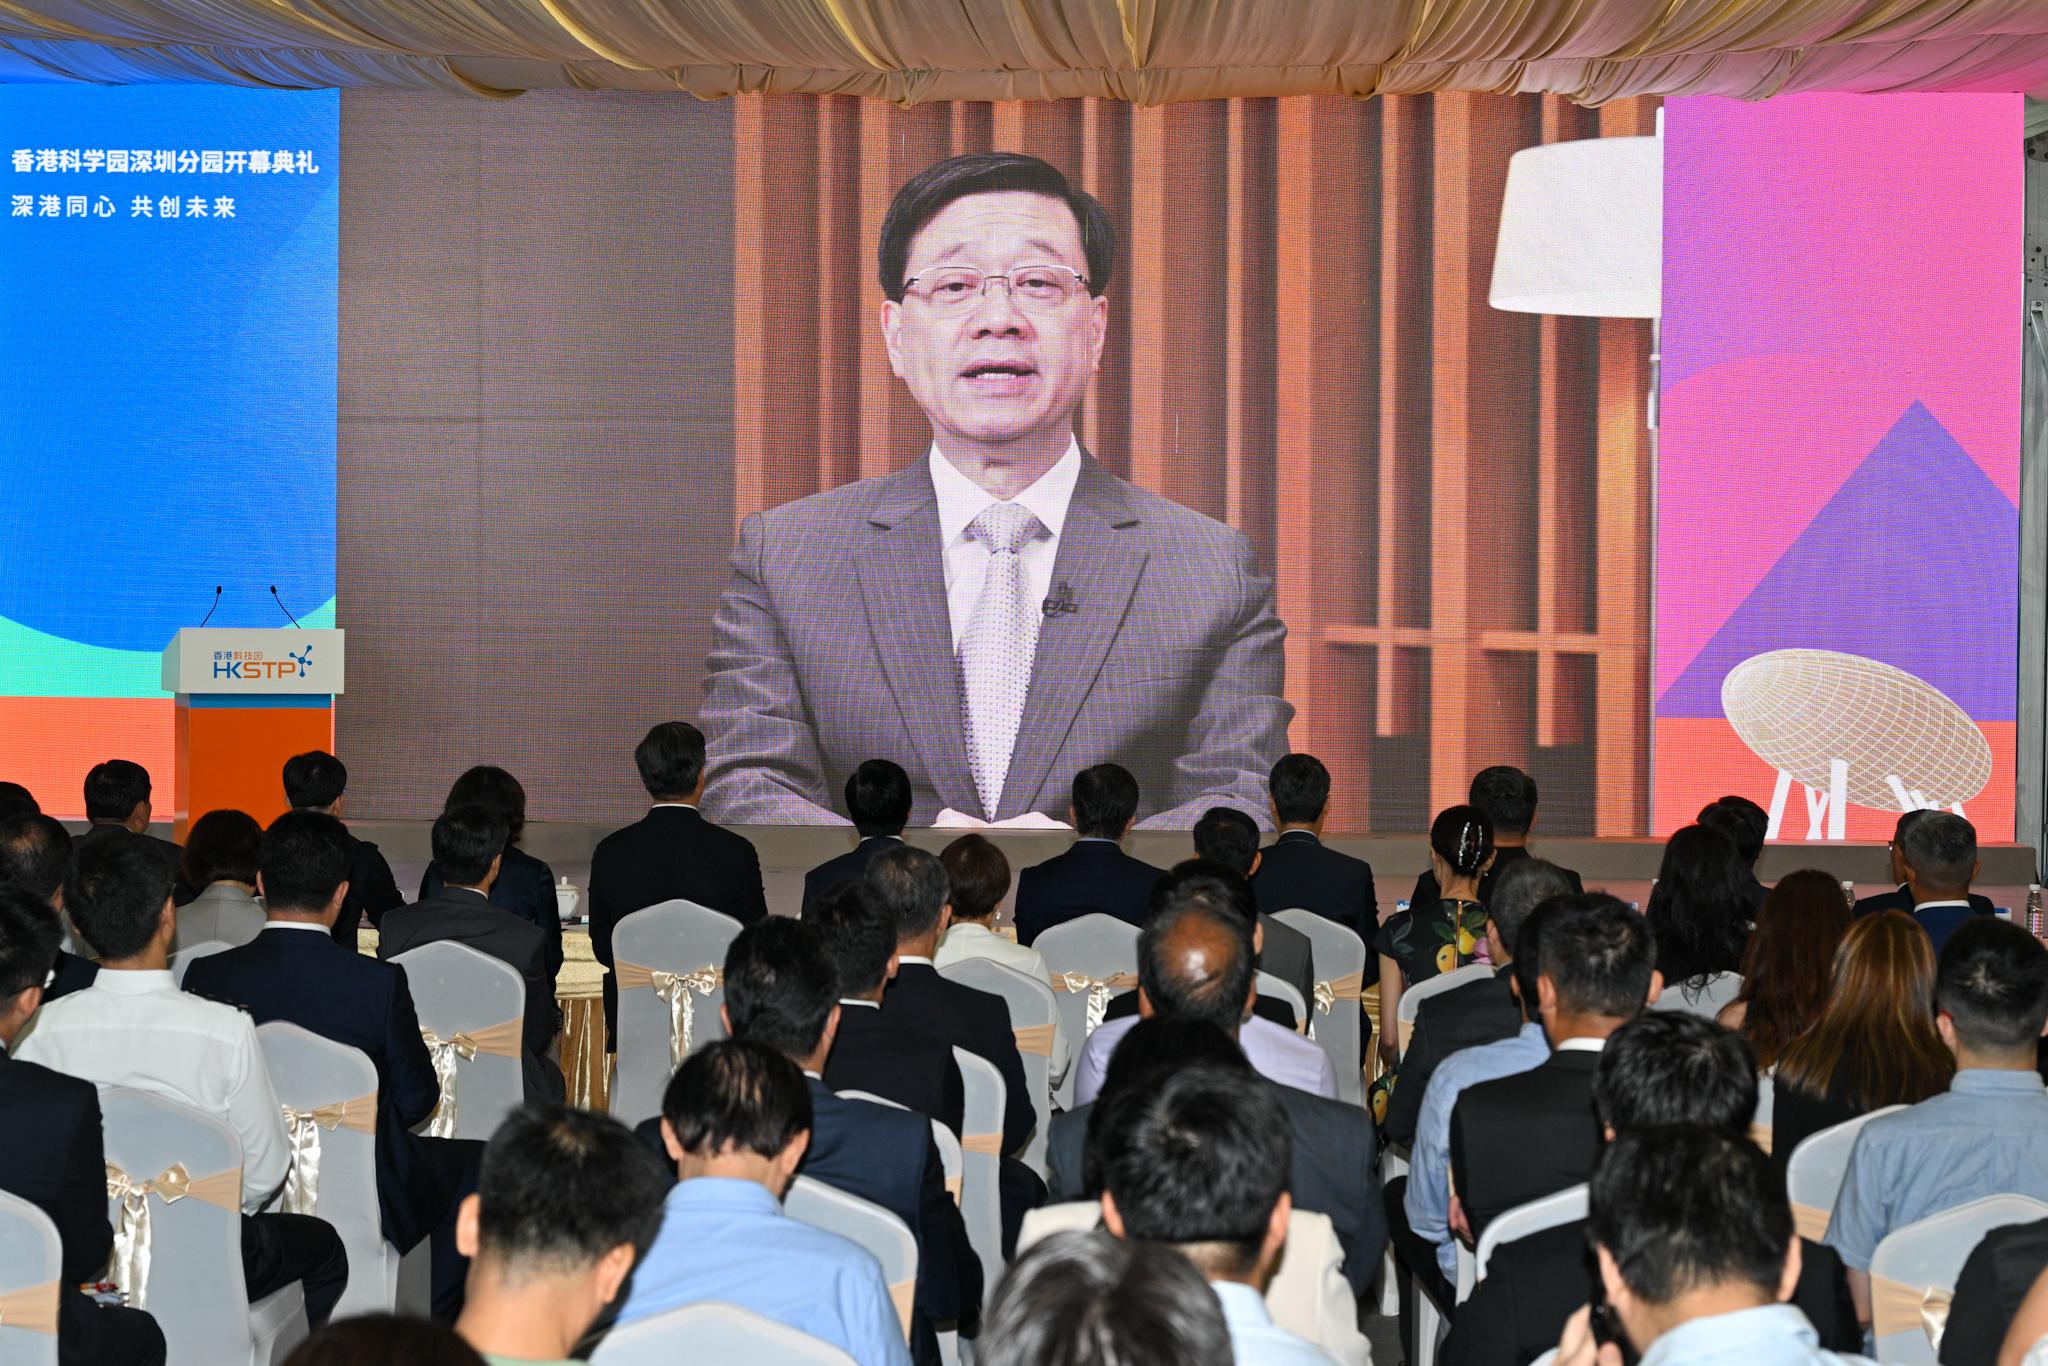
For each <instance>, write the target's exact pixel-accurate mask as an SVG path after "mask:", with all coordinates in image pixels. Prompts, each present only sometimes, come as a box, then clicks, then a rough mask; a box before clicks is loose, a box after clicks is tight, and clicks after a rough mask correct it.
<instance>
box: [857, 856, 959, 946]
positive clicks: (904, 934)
mask: <svg viewBox="0 0 2048 1366" xmlns="http://www.w3.org/2000/svg"><path fill="white" fill-rule="evenodd" d="M867 885H868V893H869V895H871V896H873V897H874V899H875V903H876V904H877V905H879V906H880V907H881V908H882V910H883V911H884V912H886V913H887V915H888V917H889V919H890V921H892V922H893V923H894V924H895V926H896V938H897V940H898V941H901V940H905V939H915V938H917V937H918V936H919V935H922V934H926V933H929V932H930V931H931V930H933V929H935V928H937V926H938V923H939V912H941V911H943V910H945V909H946V896H947V893H948V891H949V890H950V888H949V887H948V885H947V882H946V867H945V865H944V864H942V863H940V862H939V857H938V855H937V854H932V853H927V852H926V851H925V850H923V849H919V848H917V847H916V846H914V845H909V844H896V845H891V846H890V847H889V848H887V849H884V850H883V851H882V852H881V853H879V854H877V855H875V856H874V857H873V858H871V859H869V860H868V871H867Z"/></svg>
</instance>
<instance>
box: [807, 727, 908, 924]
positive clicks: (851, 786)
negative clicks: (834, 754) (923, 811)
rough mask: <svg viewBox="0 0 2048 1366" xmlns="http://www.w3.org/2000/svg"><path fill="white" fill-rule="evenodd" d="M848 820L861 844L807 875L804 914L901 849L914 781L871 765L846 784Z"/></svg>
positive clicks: (879, 763) (894, 769)
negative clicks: (881, 858) (881, 857)
mask: <svg viewBox="0 0 2048 1366" xmlns="http://www.w3.org/2000/svg"><path fill="white" fill-rule="evenodd" d="M846 814H847V815H849V816H851V817H853V828H854V829H855V830H858V831H859V832H860V843H859V844H856V845H855V846H853V848H851V849H849V850H847V851H846V852H845V853H843V854H840V855H838V856H837V857H835V858H829V859H826V860H825V861H824V862H823V863H821V864H819V865H818V866H817V867H815V868H813V869H811V871H810V872H808V873H805V874H804V909H805V910H806V911H808V910H810V908H811V907H812V906H815V905H816V904H817V902H818V898H819V897H821V896H823V895H824V894H825V893H827V892H829V891H831V890H832V889H833V888H834V887H837V886H838V885H839V884H840V883H842V882H858V881H859V880H860V879H861V878H862V877H864V876H865V875H866V874H867V871H868V863H869V861H870V860H871V859H873V858H874V856H875V855H877V854H879V853H881V852H882V851H883V850H884V849H893V848H895V847H896V846H897V845H899V844H901V843H903V827H904V826H905V825H906V824H908V823H909V820H910V775H909V774H908V773H905V772H904V771H903V769H902V767H901V766H900V765H897V764H892V763H890V762H889V761H888V760H887V759H867V760H864V761H863V762H862V763H861V766H860V767H859V768H857V769H855V770H854V771H853V776H852V777H850V778H848V779H847V780H846Z"/></svg>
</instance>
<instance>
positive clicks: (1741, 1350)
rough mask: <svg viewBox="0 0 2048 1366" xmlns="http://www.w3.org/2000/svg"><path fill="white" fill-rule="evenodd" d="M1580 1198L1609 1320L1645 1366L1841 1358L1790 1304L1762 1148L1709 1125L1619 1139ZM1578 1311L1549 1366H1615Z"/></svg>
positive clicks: (1776, 1192) (1793, 1259)
mask: <svg viewBox="0 0 2048 1366" xmlns="http://www.w3.org/2000/svg"><path fill="white" fill-rule="evenodd" d="M1588 1199H1589V1201H1590V1203H1591V1207H1592V1217H1591V1219H1590V1220H1589V1221H1588V1230H1589V1232H1590V1234H1591V1237H1592V1241H1593V1250H1594V1255H1595V1256H1596V1257H1597V1258H1598V1259H1599V1265H1600V1283H1601V1286H1602V1291H1603V1301H1602V1302H1603V1303H1604V1304H1605V1305H1606V1314H1607V1317H1608V1322H1609V1323H1610V1324H1611V1325H1613V1326H1614V1327H1615V1328H1618V1329H1619V1330H1620V1331H1619V1333H1618V1334H1617V1336H1621V1337H1624V1338H1626V1339H1627V1345H1628V1346H1629V1347H1631V1348H1633V1349H1634V1350H1635V1351H1636V1352H1638V1353H1640V1354H1641V1359H1642V1360H1643V1361H1644V1362H1645V1363H1647V1366H1704V1363H1708V1362H1736V1361H1739V1362H1748V1363H1770V1364H1771V1366H1795V1364H1798V1366H1809V1364H1810V1366H1847V1364H1848V1363H1861V1362H1862V1361H1863V1360H1864V1359H1863V1358H1862V1357H1858V1356H1852V1355H1848V1354H1845V1353H1844V1354H1838V1353H1835V1352H1830V1351H1826V1350H1824V1349H1823V1348H1822V1347H1821V1346H1820V1337H1819V1334H1818V1333H1817V1332H1816V1331H1815V1329H1814V1326H1813V1324H1811V1323H1810V1322H1808V1321H1807V1318H1806V1315H1805V1314H1803V1313H1801V1312H1800V1311H1799V1309H1798V1308H1797V1307H1796V1306H1795V1305H1791V1304H1786V1303H1783V1302H1782V1301H1784V1300H1785V1299H1786V1298H1787V1297H1788V1296H1790V1295H1791V1293H1792V1288H1793V1285H1794V1284H1795V1283H1796V1282H1797V1281H1798V1279H1799V1266H1800V1253H1799V1250H1800V1244H1799V1240H1798V1239H1797V1238H1795V1237H1794V1236H1793V1228H1792V1207H1791V1205H1789V1204H1788V1203H1787V1202H1786V1200H1785V1188H1784V1187H1783V1186H1782V1185H1780V1184H1779V1183H1778V1180H1777V1178H1776V1176H1774V1175H1773V1174H1772V1172H1771V1164H1770V1163H1769V1162H1767V1161H1765V1160H1764V1155H1763V1154H1762V1153H1760V1152H1758V1151H1757V1150H1756V1148H1755V1147H1753V1146H1752V1145H1750V1144H1749V1143H1747V1142H1745V1141H1744V1140H1742V1139H1739V1138H1731V1137H1729V1136H1728V1135H1727V1134H1722V1133H1716V1132H1714V1131H1712V1130H1709V1129H1663V1130H1655V1131H1652V1132H1650V1133H1646V1134H1629V1135H1625V1136H1623V1137H1621V1138H1618V1139H1616V1140H1615V1141H1614V1143H1613V1144H1611V1145H1610V1146H1609V1148H1608V1151H1607V1153H1606V1154H1605V1156H1603V1157H1602V1158H1601V1161H1600V1170H1599V1171H1598V1172H1596V1173H1594V1175H1593V1180H1592V1189H1591V1191H1590V1192H1589V1195H1588ZM1591 1312H1592V1311H1591V1310H1590V1309H1581V1310H1579V1312H1578V1313H1576V1314H1574V1315H1572V1318H1571V1321H1570V1322H1569V1323H1567V1324H1566V1325H1565V1330H1564V1335H1563V1336H1562V1337H1561V1338H1560V1339H1559V1342H1558V1354H1557V1363H1558V1366H1594V1363H1596V1362H1597V1363H1600V1366H1620V1362H1621V1360H1622V1356H1621V1352H1620V1350H1619V1345H1616V1346H1607V1347H1602V1346H1600V1345H1598V1341H1597V1339H1596V1338H1595V1336H1594V1333H1593V1329H1592V1327H1591V1325H1590V1323H1589V1319H1590V1318H1591Z"/></svg>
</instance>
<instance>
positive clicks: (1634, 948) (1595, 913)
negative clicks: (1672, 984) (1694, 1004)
mask: <svg viewBox="0 0 2048 1366" xmlns="http://www.w3.org/2000/svg"><path fill="white" fill-rule="evenodd" d="M1546 904H1548V905H1554V906H1556V907H1558V913H1557V914H1556V915H1555V916H1554V917H1551V918H1549V919H1546V920H1545V921H1544V923H1543V975H1544V976H1545V977H1548V978H1549V979H1550V980H1551V981H1552V982H1553V983H1555V984H1556V986H1557V996H1558V1003H1559V1004H1560V1005H1561V1006H1563V1007H1564V1008H1565V1009H1567V1010H1574V1011H1581V1012H1584V1013H1586V1014H1589V1015H1606V1016H1610V1017H1617V1016H1618V1017H1620V1018H1621V1019H1624V1020H1626V1019H1631V1018H1633V1017H1634V1016H1636V1015H1637V1014H1639V1013H1640V1012H1641V1011H1642V1009H1643V1004H1644V1001H1645V999H1646V998H1647V997H1648V996H1649V994H1650V974H1651V973H1652V972H1653V971H1655V970H1656V966H1657V947H1656V941H1655V939H1654V937H1653V936H1652V935H1651V934H1650V927H1649V925H1648V924H1646V923H1645V922H1644V920H1643V917H1642V916H1641V915H1640V914H1638V913H1637V912H1635V911H1632V910H1630V909H1629V908H1628V903H1627V902H1624V901H1620V900H1617V899H1616V898H1614V897H1611V896H1608V895H1606V894H1605V893H1603V892H1587V893H1584V894H1583V895H1579V896H1561V897H1558V898H1557V899H1556V900H1555V901H1552V902H1548V903H1546Z"/></svg>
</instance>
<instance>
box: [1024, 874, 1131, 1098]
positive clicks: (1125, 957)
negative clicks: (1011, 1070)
mask: <svg viewBox="0 0 2048 1366" xmlns="http://www.w3.org/2000/svg"><path fill="white" fill-rule="evenodd" d="M1031 946H1032V947H1033V948H1035V949H1037V950H1038V952H1039V954H1040V955H1041V956H1043V957H1044V959H1045V966H1046V967H1047V968H1048V969H1050V970H1051V972H1052V979H1053V997H1054V999H1055V1000H1056V1001H1057V1002H1058V1004H1059V1011H1060V1021H1061V1023H1062V1024H1064V1025H1065V1026H1066V1031H1067V1042H1068V1043H1069V1044H1070V1045H1071V1046H1072V1047H1073V1050H1074V1056H1075V1057H1076V1058H1078V1057H1080V1056H1081V1050H1082V1049H1083V1048H1084V1047H1085V1046H1086V1045H1087V1043H1088V1036H1089V1035H1090V1034H1092V1033H1094V1032H1095V1026H1096V1025H1099V1024H1101V1023H1102V1012H1103V1010H1104V1009H1105V1008H1106V1007H1107V1006H1108V1004H1109V1001H1110V998H1111V997H1114V996H1121V995H1122V994H1123V993H1124V992H1126V991H1130V990H1133V989H1135V988H1136V986H1137V983H1138V930H1137V927H1136V926H1134V925H1131V924H1128V923H1126V922H1125V921H1122V920H1118V919H1117V918H1116V917H1115V916H1113V915H1103V914H1101V913H1100V912H1095V913H1092V914H1089V915H1084V916H1080V917H1077V918H1076V919H1073V920H1069V921H1067V922H1066V923H1065V924H1063V925H1055V926H1053V927H1052V928H1051V929H1049V930H1047V931H1046V932H1045V933H1044V934H1041V935H1039V936H1038V938H1037V939H1036V940H1034V941H1033V942H1032V945H1031ZM1080 1070H1081V1069H1080V1068H1079V1067H1078V1066H1075V1067H1069V1068H1068V1069H1067V1075H1066V1077H1065V1079H1064V1080H1062V1081H1061V1082H1060V1085H1059V1091H1058V1093H1057V1094H1058V1099H1059V1103H1060V1108H1061V1109H1072V1108H1073V1105H1074V1080H1075V1075H1076V1074H1077V1073H1078V1072H1079V1071H1080Z"/></svg>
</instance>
